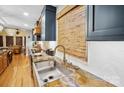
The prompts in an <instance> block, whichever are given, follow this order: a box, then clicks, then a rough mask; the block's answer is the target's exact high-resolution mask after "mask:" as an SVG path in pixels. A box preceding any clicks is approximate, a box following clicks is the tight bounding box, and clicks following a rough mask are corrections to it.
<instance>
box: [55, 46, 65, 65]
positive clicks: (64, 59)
mask: <svg viewBox="0 0 124 93" xmlns="http://www.w3.org/2000/svg"><path fill="white" fill-rule="evenodd" d="M58 47H62V48H63V50H64V51H63V62H64V64H65V62H66V61H67V60H66V56H65V47H64V46H63V45H57V46H56V47H55V50H54V55H55V53H56V49H57V48H58Z"/></svg>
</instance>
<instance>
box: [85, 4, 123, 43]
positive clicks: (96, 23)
mask: <svg viewBox="0 0 124 93" xmlns="http://www.w3.org/2000/svg"><path fill="white" fill-rule="evenodd" d="M87 27H88V28H87V30H88V33H87V36H88V38H87V39H88V40H91V41H123V40H124V6H123V5H89V6H87Z"/></svg>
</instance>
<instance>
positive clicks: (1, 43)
mask: <svg viewBox="0 0 124 93" xmlns="http://www.w3.org/2000/svg"><path fill="white" fill-rule="evenodd" d="M0 47H3V36H0Z"/></svg>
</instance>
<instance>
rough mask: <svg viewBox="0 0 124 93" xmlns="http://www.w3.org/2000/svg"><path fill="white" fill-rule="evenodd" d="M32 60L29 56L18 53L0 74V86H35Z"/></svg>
mask: <svg viewBox="0 0 124 93" xmlns="http://www.w3.org/2000/svg"><path fill="white" fill-rule="evenodd" d="M33 86H34V82H33V78H32V75H31V68H30V61H29V58H28V56H25V55H23V54H17V55H14V56H13V60H12V63H11V64H10V65H9V66H8V67H7V69H6V70H5V71H4V72H3V73H2V74H1V75H0V87H33Z"/></svg>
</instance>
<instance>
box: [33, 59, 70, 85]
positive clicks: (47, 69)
mask: <svg viewBox="0 0 124 93" xmlns="http://www.w3.org/2000/svg"><path fill="white" fill-rule="evenodd" d="M35 67H36V69H37V75H38V77H39V79H40V80H39V82H38V83H39V85H40V86H44V85H45V84H47V83H49V82H52V81H54V80H57V79H60V78H61V77H65V76H68V75H70V74H72V71H71V70H68V69H66V68H65V67H64V66H63V65H61V64H59V63H56V65H55V63H54V61H44V62H38V63H35Z"/></svg>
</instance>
